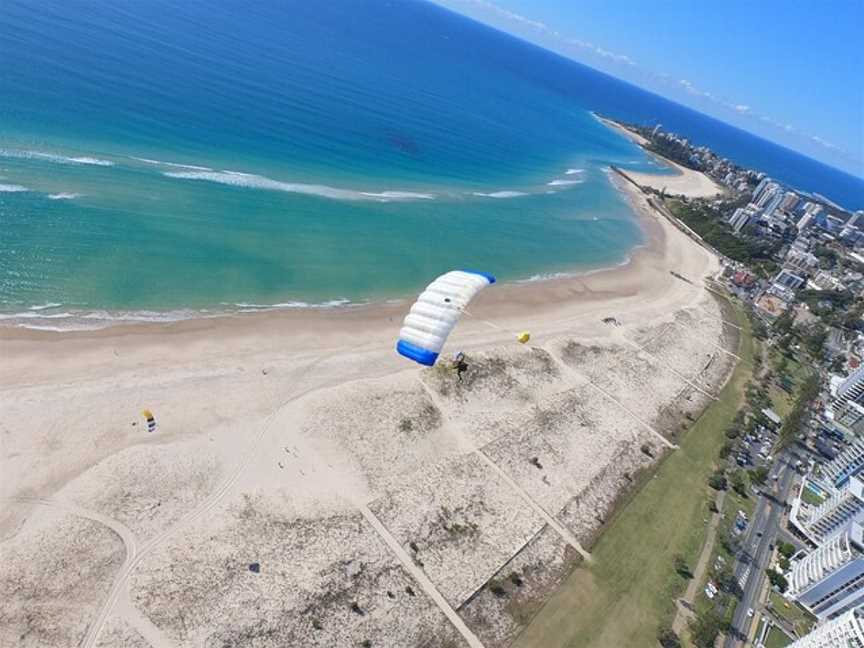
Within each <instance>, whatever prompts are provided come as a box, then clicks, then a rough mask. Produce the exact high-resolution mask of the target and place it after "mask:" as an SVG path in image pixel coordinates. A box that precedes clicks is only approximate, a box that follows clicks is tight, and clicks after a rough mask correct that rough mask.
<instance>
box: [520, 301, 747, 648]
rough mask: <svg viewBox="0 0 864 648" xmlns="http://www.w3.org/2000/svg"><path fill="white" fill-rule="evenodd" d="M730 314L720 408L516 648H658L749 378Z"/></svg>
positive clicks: (622, 515)
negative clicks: (730, 365)
mask: <svg viewBox="0 0 864 648" xmlns="http://www.w3.org/2000/svg"><path fill="white" fill-rule="evenodd" d="M735 316H736V317H737V319H738V322H739V325H740V326H741V327H742V334H741V337H740V341H739V355H740V356H741V358H742V360H741V361H740V362H739V363H738V365H737V366H736V368H735V370H734V372H733V374H732V377H731V378H730V380H729V382H728V383H727V384H726V386H725V387H724V388H723V390H722V391H721V393H720V398H719V400H718V401H716V402H714V403H713V404H711V405H710V406H709V407H708V408H707V409H706V410H705V411H704V412H703V414H702V415H701V416H700V417H699V419H698V420H697V421H696V422H695V424H694V425H693V426H692V428H691V429H690V430H689V431H688V432H687V433H686V434H685V435H684V438H683V441H682V442H681V447H680V449H679V450H676V451H675V452H673V453H671V454H670V455H669V456H668V457H667V458H666V459H665V460H664V461H663V462H662V463H661V465H660V466H659V468H658V469H657V472H656V473H655V475H654V477H653V478H652V479H650V480H648V481H647V483H646V484H645V486H644V487H643V488H642V490H641V491H640V492H639V493H638V494H637V495H636V496H635V497H633V499H631V500H630V501H629V502H628V503H627V505H626V506H624V507H623V508H622V510H620V511H619V513H618V515H617V516H616V518H615V519H614V520H613V522H612V523H611V525H610V526H609V528H607V530H606V531H605V532H604V533H603V535H602V536H601V537H600V539H599V540H598V542H597V544H596V545H595V546H594V548H593V552H592V553H593V558H594V560H593V561H592V562H591V563H590V564H588V563H584V564H583V565H582V566H580V567H579V568H577V569H576V570H574V571H573V572H572V573H571V574H570V576H569V577H568V578H567V580H565V581H564V583H563V584H562V585H561V587H560V588H559V589H558V590H557V591H556V592H555V593H554V594H553V595H552V596H551V597H550V599H549V600H548V601H547V602H546V604H545V605H544V606H543V607H542V608H541V610H540V611H539V613H538V614H537V615H536V616H535V617H534V619H533V620H532V622H531V623H530V624H529V626H528V627H527V628H526V629H525V630H524V631H523V632H522V634H521V635H520V636H519V637H518V638H517V640H516V641H515V642H514V644H513V645H514V646H515V647H518V648H557V647H561V648H563V647H565V646H566V647H572V648H576V647H583V646H584V647H591V648H621V647H622V646H627V647H628V648H638V647H639V646H646V647H650V648H655V647H656V645H657V641H656V636H657V629H658V627H659V626H660V625H661V624H671V620H672V615H673V613H674V610H675V604H674V600H675V598H676V597H677V596H679V595H680V594H681V592H683V590H684V588H685V587H686V581H685V580H684V579H683V578H682V577H680V576H679V575H678V574H676V572H675V569H674V566H673V565H674V556H675V555H676V554H681V555H682V556H684V558H685V560H686V561H687V563H688V564H689V565H694V564H695V562H696V560H697V558H698V555H699V552H700V550H701V547H702V545H703V543H704V540H705V534H706V530H707V524H706V522H707V520H708V518H709V514H708V509H707V503H708V501H709V499H710V498H711V497H712V496H713V491H711V490H710V488H709V487H708V485H707V479H708V476H709V475H710V474H711V472H712V471H713V470H714V467H715V462H716V460H717V455H718V451H719V449H720V446H721V445H722V444H723V442H724V440H725V436H724V434H723V432H724V430H725V429H726V427H727V426H728V425H729V423H730V422H731V421H732V419H733V418H734V416H735V413H736V412H737V411H738V409H739V408H740V407H741V406H742V404H743V402H744V392H745V386H746V384H747V381H748V380H749V379H750V377H751V375H752V371H753V340H752V337H751V332H750V325H749V321H748V319H747V317H746V316H745V315H744V313H743V312H742V311H741V310H740V309H739V308H737V307H736V308H735Z"/></svg>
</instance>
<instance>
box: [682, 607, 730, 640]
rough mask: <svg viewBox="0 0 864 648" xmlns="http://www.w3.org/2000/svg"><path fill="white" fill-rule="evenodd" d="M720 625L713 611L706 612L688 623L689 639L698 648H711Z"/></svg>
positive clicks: (717, 616)
mask: <svg viewBox="0 0 864 648" xmlns="http://www.w3.org/2000/svg"><path fill="white" fill-rule="evenodd" d="M722 624H723V620H722V619H721V618H720V616H719V615H718V614H717V613H716V612H714V610H708V611H707V612H704V613H702V614H700V615H699V616H698V617H696V619H694V620H693V621H691V622H690V638H691V639H692V640H693V643H694V644H696V645H697V646H699V648H713V646H714V642H716V641H717V635H718V634H720V628H721V627H722Z"/></svg>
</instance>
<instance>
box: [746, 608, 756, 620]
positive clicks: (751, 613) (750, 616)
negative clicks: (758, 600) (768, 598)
mask: <svg viewBox="0 0 864 648" xmlns="http://www.w3.org/2000/svg"><path fill="white" fill-rule="evenodd" d="M754 614H755V613H754V612H753V608H750V609H749V610H747V618H748V619H751V618H753V615H754Z"/></svg>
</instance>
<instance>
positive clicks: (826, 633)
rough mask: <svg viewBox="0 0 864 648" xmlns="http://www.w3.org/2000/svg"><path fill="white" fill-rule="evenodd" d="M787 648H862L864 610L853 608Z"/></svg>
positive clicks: (863, 645) (863, 643)
mask: <svg viewBox="0 0 864 648" xmlns="http://www.w3.org/2000/svg"><path fill="white" fill-rule="evenodd" d="M788 648H864V610H862V608H860V607H859V608H855V609H853V610H849V611H848V612H846V613H845V614H843V615H841V616H839V617H837V618H836V619H833V620H831V621H828V622H827V623H824V624H822V625H820V626H818V627H817V628H815V629H814V630H813V631H811V632H810V633H809V634H807V635H806V636H804V637H801V638H800V639H799V640H798V641H796V642H794V643H791V644H789V646H788Z"/></svg>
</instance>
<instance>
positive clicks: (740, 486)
mask: <svg viewBox="0 0 864 648" xmlns="http://www.w3.org/2000/svg"><path fill="white" fill-rule="evenodd" d="M731 481H732V490H734V491H735V492H736V493H738V494H739V495H741V496H742V497H747V484H748V482H749V479H748V478H747V473H746V472H745V471H743V470H736V471H735V472H733V473H732V480H731Z"/></svg>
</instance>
